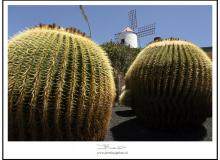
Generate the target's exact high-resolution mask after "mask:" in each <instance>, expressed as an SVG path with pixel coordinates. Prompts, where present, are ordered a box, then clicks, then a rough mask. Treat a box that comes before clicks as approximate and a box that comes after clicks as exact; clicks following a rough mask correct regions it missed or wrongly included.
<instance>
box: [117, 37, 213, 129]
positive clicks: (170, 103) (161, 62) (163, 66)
mask: <svg viewBox="0 0 220 160" xmlns="http://www.w3.org/2000/svg"><path fill="white" fill-rule="evenodd" d="M120 101H121V103H122V104H125V105H129V106H131V107H132V108H133V109H134V110H135V112H136V115H137V117H138V118H139V119H141V120H143V121H144V123H145V124H146V125H147V126H149V127H153V128H161V127H162V128H164V127H173V126H183V125H197V124H201V123H202V122H204V121H205V119H206V118H207V117H208V116H211V112H212V64H211V60H210V59H209V58H208V56H207V55H206V54H205V52H204V51H203V50H201V49H200V48H199V47H197V46H196V45H194V44H192V43H190V42H187V41H182V40H178V39H165V40H160V41H156V42H152V43H150V44H149V45H148V46H147V47H146V48H145V49H143V50H142V51H141V52H140V53H139V55H138V56H137V58H136V59H135V61H134V62H133V63H132V65H131V66H130V68H129V70H128V71H127V73H126V77H125V88H124V90H123V93H122V94H121V96H120Z"/></svg>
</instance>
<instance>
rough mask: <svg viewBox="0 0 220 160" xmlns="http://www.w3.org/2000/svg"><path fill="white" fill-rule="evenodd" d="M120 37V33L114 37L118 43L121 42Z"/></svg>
mask: <svg viewBox="0 0 220 160" xmlns="http://www.w3.org/2000/svg"><path fill="white" fill-rule="evenodd" d="M119 35H120V33H116V34H115V37H114V38H115V41H116V42H117V41H118V40H119Z"/></svg>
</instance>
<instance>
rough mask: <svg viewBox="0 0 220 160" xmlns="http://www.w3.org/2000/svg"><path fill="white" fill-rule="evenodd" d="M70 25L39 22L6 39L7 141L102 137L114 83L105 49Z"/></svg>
mask: <svg viewBox="0 0 220 160" xmlns="http://www.w3.org/2000/svg"><path fill="white" fill-rule="evenodd" d="M74 32H75V31H73V30H71V29H63V28H60V27H59V28H58V27H55V26H40V27H35V28H32V29H28V30H26V31H25V32H22V33H20V34H18V35H17V36H15V37H14V38H12V39H11V40H10V41H9V55H8V58H9V61H8V79H9V84H8V106H9V140H103V139H104V136H105V134H106V131H107V128H108V126H109V121H110V118H111V112H112V105H113V101H114V97H115V84H114V79H113V74H112V68H111V65H110V62H109V60H108V58H107V56H106V53H105V52H104V51H103V50H102V49H101V48H100V47H99V46H98V45H96V44H95V43H94V42H92V41H91V40H90V39H89V38H87V37H84V36H83V35H81V34H80V33H79V32H77V33H74Z"/></svg>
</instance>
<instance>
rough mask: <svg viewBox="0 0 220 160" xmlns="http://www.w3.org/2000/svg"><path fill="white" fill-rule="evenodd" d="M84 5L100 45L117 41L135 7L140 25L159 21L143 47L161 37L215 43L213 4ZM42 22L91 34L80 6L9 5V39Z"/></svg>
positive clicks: (142, 42) (141, 40)
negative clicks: (213, 35)
mask: <svg viewBox="0 0 220 160" xmlns="http://www.w3.org/2000/svg"><path fill="white" fill-rule="evenodd" d="M84 8H85V10H86V13H87V15H88V18H89V22H90V25H91V30H92V39H93V40H94V41H95V42H96V43H98V44H102V43H104V42H108V41H110V40H113V41H114V34H115V33H118V32H120V31H122V30H123V29H124V28H125V27H127V26H128V24H129V22H128V12H129V11H130V10H132V9H136V14H137V25H138V27H142V26H145V25H149V24H152V23H156V30H155V34H154V35H150V36H147V37H143V38H140V46H141V47H144V46H145V45H146V44H147V43H149V42H150V41H152V40H153V38H154V37H158V36H159V37H161V38H169V37H176V38H180V39H184V40H188V41H191V42H193V43H195V44H196V45H198V46H200V47H208V46H212V6H209V5H206V6H202V5H196V6H195V5H194V6H189V5H185V6H184V5H180V6H169V5H164V6H163V5H161V6H158V5H137V6H134V5H129V6H126V5H120V6H117V5H104V6H101V5H97V6H95V5H92V6H91V5H90V6H89V5H85V6H84ZM39 23H43V24H49V23H56V24H57V25H59V26H62V27H75V28H78V29H80V30H81V31H82V32H86V33H87V35H89V29H88V26H87V23H86V22H85V20H84V19H83V16H82V14H81V12H80V9H79V6H76V5H68V6H67V5H66V6H63V5H62V6H52V5H45V6H43V5H39V6H37V5H25V6H21V5H19V6H16V5H9V8H8V36H9V38H10V37H12V36H13V35H15V34H16V33H18V32H20V31H23V30H25V29H26V28H28V27H32V26H35V25H38V24H39Z"/></svg>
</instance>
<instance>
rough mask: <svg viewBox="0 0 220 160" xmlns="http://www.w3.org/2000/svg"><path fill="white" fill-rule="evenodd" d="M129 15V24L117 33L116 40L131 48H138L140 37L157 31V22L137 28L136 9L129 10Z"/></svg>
mask: <svg viewBox="0 0 220 160" xmlns="http://www.w3.org/2000/svg"><path fill="white" fill-rule="evenodd" d="M128 17H129V26H128V27H126V28H125V29H123V30H122V32H119V33H117V34H115V41H116V42H118V43H120V44H124V45H126V46H129V47H131V48H138V43H139V38H141V37H145V36H148V35H152V34H154V33H155V23H153V24H150V25H147V26H143V27H139V28H137V17H136V10H131V11H129V12H128ZM136 28H137V31H135V30H136Z"/></svg>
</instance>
